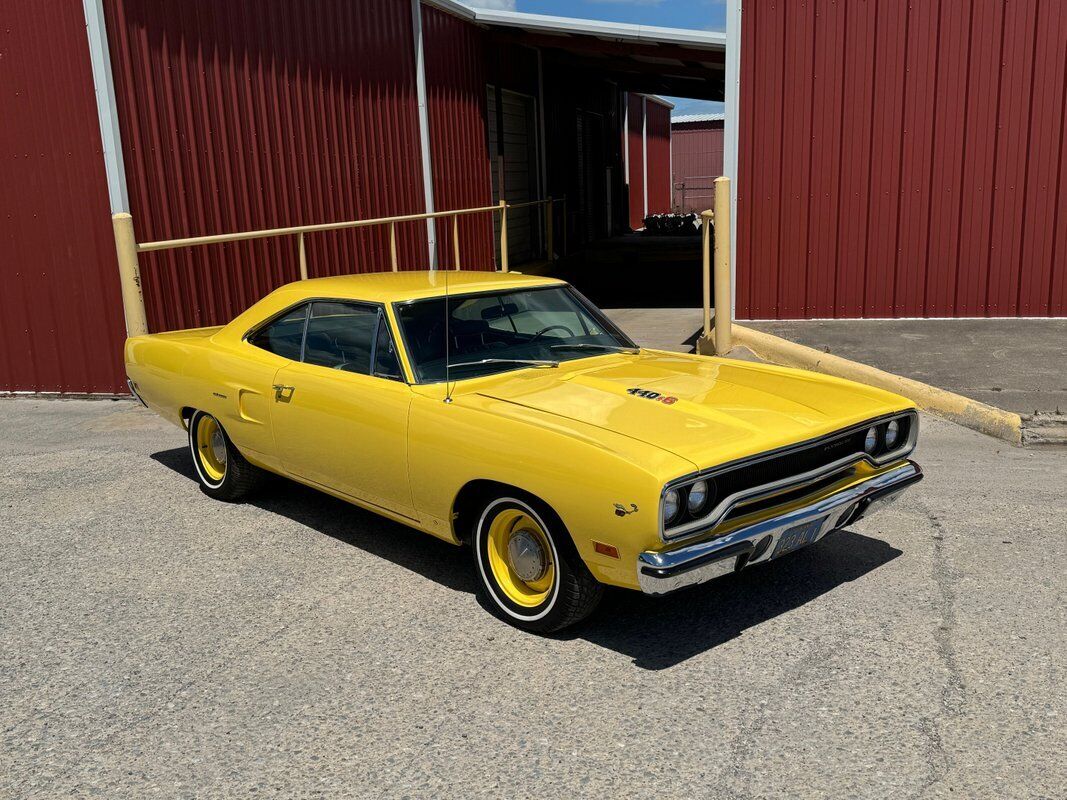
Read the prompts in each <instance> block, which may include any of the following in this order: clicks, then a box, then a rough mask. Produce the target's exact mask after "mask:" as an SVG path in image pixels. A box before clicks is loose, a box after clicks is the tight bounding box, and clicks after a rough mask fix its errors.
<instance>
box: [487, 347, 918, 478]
mask: <svg viewBox="0 0 1067 800" xmlns="http://www.w3.org/2000/svg"><path fill="white" fill-rule="evenodd" d="M594 362H595V363H594ZM476 391H477V393H478V394H480V395H483V396H485V397H490V398H493V399H496V400H502V401H506V402H508V403H514V404H516V405H520V406H524V407H527V408H532V409H536V410H539V411H542V412H545V413H549V414H555V415H558V416H561V417H566V418H568V419H573V420H578V421H580V422H583V423H586V424H589V425H593V426H596V427H598V428H602V429H605V430H609V431H613V432H616V433H621V434H623V435H626V436H628V437H631V438H633V439H636V440H639V441H643V442H646V443H648V444H651V445H655V446H657V447H660V448H662V449H664V450H667V451H669V452H671V453H673V454H675V455H677V456H680V457H681V458H684V459H686V460H688V461H690V462H692V463H693V465H694V467H696V468H705V467H709V466H714V465H715V464H719V463H723V462H724V461H730V460H733V459H735V458H741V457H744V456H746V455H751V454H755V453H759V452H763V451H766V450H772V449H775V448H778V447H783V446H785V445H789V444H793V443H795V442H799V441H804V440H807V439H812V438H816V437H818V436H821V435H823V434H826V433H830V432H831V431H834V430H838V429H840V428H844V427H847V426H849V425H852V424H856V423H858V422H862V421H863V420H865V419H870V418H872V417H876V416H879V415H881V414H886V413H890V412H893V411H897V410H900V409H903V408H909V407H911V406H912V403H911V402H910V401H908V400H906V399H905V398H903V397H899V396H897V395H894V394H891V393H889V392H884V391H882V390H880V389H873V388H871V387H869V386H863V385H861V384H858V383H853V382H851V381H845V380H841V379H838V378H832V377H828V376H825V375H818V374H816V373H813V372H804V371H801V370H793V369H786V368H783V367H773V366H768V365H763V364H749V363H746V362H740V361H732V360H729V359H719V358H705V357H701V356H690V355H683V354H672V353H661V352H655V351H651V352H650V351H642V352H641V354H640V355H637V356H634V355H626V354H619V355H611V356H602V357H596V358H591V359H581V360H578V361H571V362H566V363H564V364H561V365H560V367H559V368H557V369H551V370H523V371H521V372H515V373H508V374H507V375H501V376H497V378H496V379H494V380H493V381H491V382H490V383H488V385H486V384H483V385H481V386H479V387H478V389H477V390H476Z"/></svg>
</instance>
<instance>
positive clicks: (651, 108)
mask: <svg viewBox="0 0 1067 800" xmlns="http://www.w3.org/2000/svg"><path fill="white" fill-rule="evenodd" d="M625 102H626V122H625V124H624V128H623V130H624V133H623V149H624V153H623V162H624V168H625V170H626V175H627V183H628V185H629V192H628V196H629V206H630V227H631V228H632V229H633V230H640V229H641V228H643V227H645V221H644V220H645V217H647V216H648V215H649V214H666V213H669V212H670V211H671V109H673V108H674V104H673V103H670V102H668V101H666V100H664V99H663V98H662V97H656V96H655V95H646V94H630V95H628V97H627V98H626V101H625Z"/></svg>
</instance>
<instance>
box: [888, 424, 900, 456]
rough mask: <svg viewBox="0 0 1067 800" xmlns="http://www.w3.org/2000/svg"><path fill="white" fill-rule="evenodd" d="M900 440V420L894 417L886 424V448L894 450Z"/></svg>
mask: <svg viewBox="0 0 1067 800" xmlns="http://www.w3.org/2000/svg"><path fill="white" fill-rule="evenodd" d="M899 441H900V420H897V419H894V420H892V421H891V422H890V423H889V424H888V425H886V426H885V449H886V450H892V449H893V448H894V447H896V446H897V442H899Z"/></svg>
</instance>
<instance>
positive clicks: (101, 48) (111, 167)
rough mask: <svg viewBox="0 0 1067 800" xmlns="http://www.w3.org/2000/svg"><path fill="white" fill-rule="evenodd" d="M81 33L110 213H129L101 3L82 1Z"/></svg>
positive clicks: (109, 57) (89, 0)
mask: <svg viewBox="0 0 1067 800" xmlns="http://www.w3.org/2000/svg"><path fill="white" fill-rule="evenodd" d="M82 8H83V10H84V12H85V32H86V35H87V36H88V38H89V61H90V63H91V65H92V70H93V86H94V87H95V89H96V113H97V117H98V119H99V120H100V140H101V142H102V144H103V146H104V169H105V172H106V173H107V193H108V198H109V199H110V202H111V213H112V214H118V213H119V212H122V211H129V210H130V198H129V194H128V193H127V191H126V166H125V164H124V163H123V160H122V137H121V135H120V133H119V115H118V109H117V108H116V105H115V80H114V76H113V75H112V74H111V55H110V53H109V51H108V46H107V30H106V27H105V25H104V6H103V0H82Z"/></svg>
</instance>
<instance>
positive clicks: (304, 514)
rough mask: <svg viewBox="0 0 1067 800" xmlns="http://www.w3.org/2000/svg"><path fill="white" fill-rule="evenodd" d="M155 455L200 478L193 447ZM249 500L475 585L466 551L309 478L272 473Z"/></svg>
mask: <svg viewBox="0 0 1067 800" xmlns="http://www.w3.org/2000/svg"><path fill="white" fill-rule="evenodd" d="M151 458H152V460H153V461H156V462H158V463H159V464H162V465H163V466H165V467H167V468H168V469H172V470H174V471H175V472H177V473H178V474H179V475H181V476H182V477H184V478H188V479H189V480H191V481H194V482H196V481H197V477H196V473H195V472H194V471H193V463H192V460H191V459H190V458H189V450H188V448H186V447H178V448H175V449H173V450H163V451H160V452H158V453H153V454H152V455H151ZM205 500H206V498H205ZM207 502H215V501H210V500H209V501H207ZM247 503H248V505H251V506H255V507H256V508H262V509H263V510H264V511H269V512H271V513H272V514H280V515H281V516H283V517H288V518H289V519H291V520H293V521H294V522H297V523H299V524H300V525H304V526H306V527H308V528H311V529H312V530H315V531H318V532H319V533H323V534H325V535H327V536H330V537H332V538H334V539H337V540H338V541H340V542H344V543H345V544H350V545H352V546H353V547H358V548H360V549H361V550H365V551H366V552H368V553H370V554H371V555H374V556H378V557H379V558H384V559H386V560H387V561H390V562H392V563H393V564H396V565H397V566H400V567H403V568H404V569H408V570H411V571H412V572H417V573H418V574H420V575H423V576H425V577H427V578H429V579H430V580H432V581H434V582H436V583H439V584H441V585H442V586H446V587H448V588H449V589H454V590H456V591H460V592H467V593H470V594H473V593H474V591H475V584H474V575H473V574H472V571H471V568H470V560H469V558H468V556H467V553H466V551H464V550H462V549H461V548H458V547H456V546H454V545H451V544H448V543H447V542H444V541H441V540H440V539H435V538H434V537H433V536H428V535H426V534H423V533H420V532H419V531H416V530H414V529H412V528H409V527H407V526H406V525H401V524H400V523H398V522H393V521H392V520H388V519H386V518H384V517H382V516H380V515H378V514H375V513H373V512H370V511H366V510H364V509H362V508H360V507H359V506H354V505H352V504H351V503H346V502H345V501H343V500H338V499H337V498H336V497H331V496H330V495H328V494H325V493H323V492H320V491H317V490H315V489H311V488H309V487H307V486H304V485H303V484H300V483H297V482H295V481H290V480H286V479H285V478H281V477H277V476H273V475H272V476H270V477H268V479H267V484H266V485H265V486H263V487H262V488H261V490H260V491H258V492H256V494H255V495H254V496H252V497H249V498H248V501H247Z"/></svg>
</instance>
